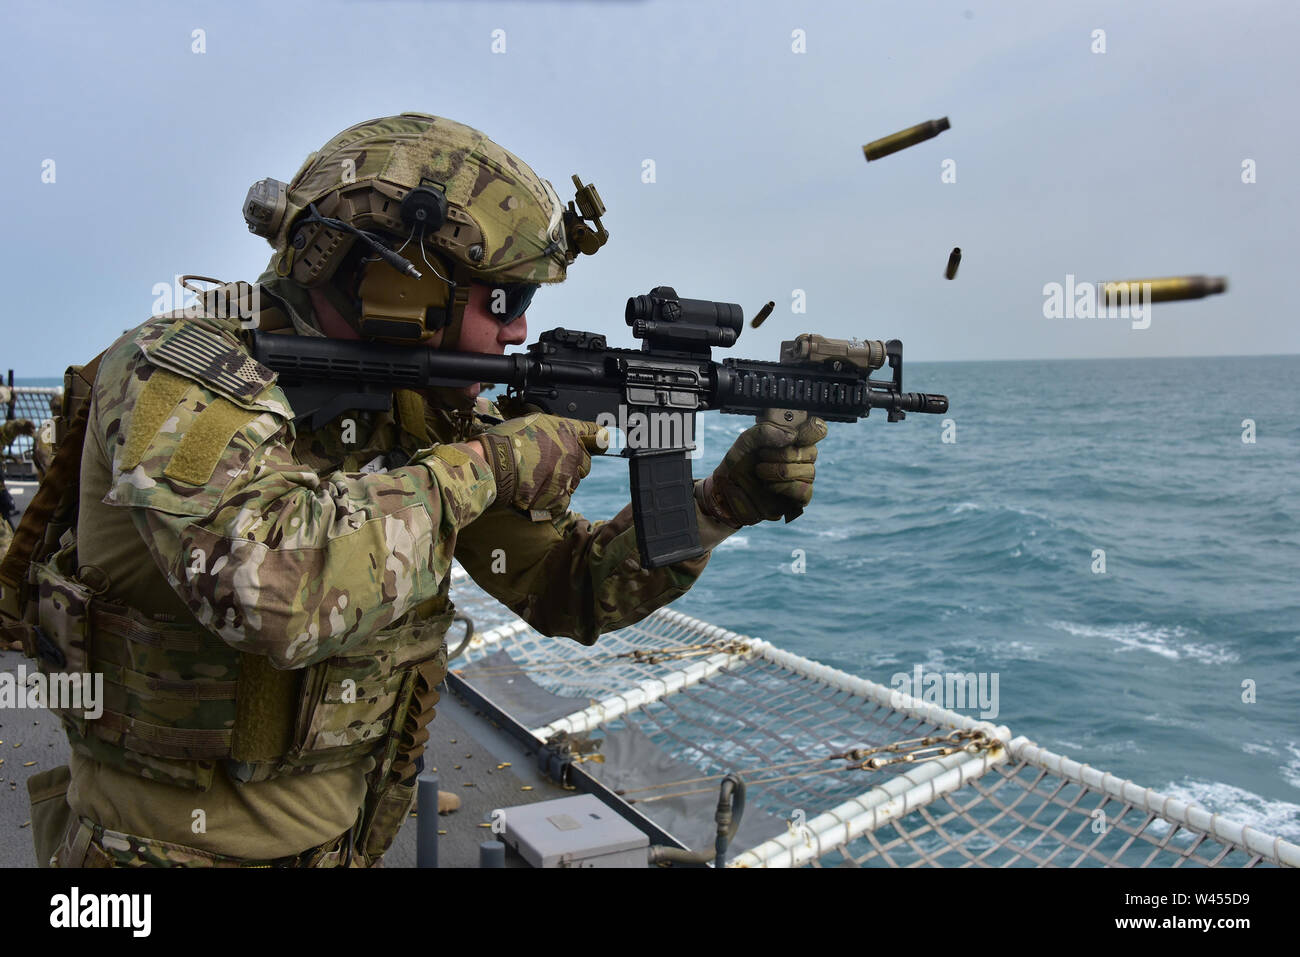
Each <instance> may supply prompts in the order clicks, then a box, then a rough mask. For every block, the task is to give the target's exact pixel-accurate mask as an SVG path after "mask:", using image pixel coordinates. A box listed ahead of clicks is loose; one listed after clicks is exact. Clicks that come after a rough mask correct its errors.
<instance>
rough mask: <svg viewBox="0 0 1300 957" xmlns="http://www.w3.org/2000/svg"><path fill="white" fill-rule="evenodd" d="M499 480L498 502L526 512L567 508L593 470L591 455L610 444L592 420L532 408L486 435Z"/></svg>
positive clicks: (496, 477) (489, 452)
mask: <svg viewBox="0 0 1300 957" xmlns="http://www.w3.org/2000/svg"><path fill="white" fill-rule="evenodd" d="M479 438H480V439H481V440H482V442H483V445H484V448H485V449H486V450H487V453H488V464H489V465H490V466H491V467H492V474H493V476H494V477H495V479H496V483H497V504H498V505H511V506H513V507H514V508H517V509H521V510H523V511H526V512H549V513H552V514H554V513H556V512H561V511H564V510H565V509H567V508H568V506H569V498H570V496H572V495H573V491H574V489H576V488H577V487H578V483H579V482H581V481H582V480H583V479H584V478H586V477H587V474H588V473H589V472H590V471H591V455H592V453H593V452H596V453H599V452H602V451H604V450H605V449H606V448H608V447H609V433H608V431H607V430H606V429H603V428H601V427H600V426H598V425H596V423H594V422H581V421H579V420H577V419H564V418H560V417H559V416H555V415H543V414H541V413H533V414H531V415H525V416H521V417H519V418H517V419H510V420H509V421H507V422H503V423H501V424H500V425H496V426H493V427H492V428H490V429H488V430H487V431H486V432H484V433H483V434H482V435H480V436H479Z"/></svg>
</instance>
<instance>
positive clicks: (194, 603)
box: [88, 324, 496, 668]
mask: <svg viewBox="0 0 1300 957" xmlns="http://www.w3.org/2000/svg"><path fill="white" fill-rule="evenodd" d="M183 325H186V326H188V325H189V324H183ZM152 326H153V324H150V325H147V326H145V327H144V329H145V330H146V332H145V333H143V334H142V335H141V336H140V337H138V338H137V340H136V341H135V342H134V343H127V344H126V346H125V347H123V348H118V349H115V350H114V351H113V352H111V353H110V354H109V356H108V357H106V359H105V361H104V364H103V366H102V367H101V370H100V373H99V376H98V378H97V383H96V389H95V409H94V410H93V418H92V421H91V424H90V431H89V434H88V441H90V440H93V441H96V442H98V444H99V446H100V449H101V450H102V452H103V454H104V456H105V459H106V461H108V462H110V463H111V475H112V479H111V487H110V488H109V490H108V493H107V495H106V496H105V497H104V499H103V501H104V503H105V504H108V505H113V506H119V507H125V508H130V509H131V510H132V517H133V520H134V523H135V524H136V526H137V528H138V529H139V531H140V534H141V535H142V536H143V538H144V541H145V543H146V544H147V546H148V549H149V551H150V553H151V554H152V556H153V559H154V560H155V562H156V563H157V564H158V566H159V567H160V568H161V569H162V571H163V572H164V574H165V575H166V577H167V580H168V582H169V583H170V584H171V586H172V588H173V589H175V591H176V592H177V593H178V594H179V595H180V596H181V598H182V599H183V600H184V601H185V602H186V604H187V605H188V607H189V608H190V610H191V611H192V612H193V613H194V615H195V616H196V617H197V618H198V619H199V621H200V622H202V623H203V624H204V625H205V626H206V627H208V628H209V629H211V630H212V631H213V632H214V633H215V634H217V635H218V636H220V637H221V638H222V639H224V640H225V641H226V642H227V643H229V644H230V645H232V646H234V647H236V648H238V649H240V650H241V651H248V652H252V653H256V654H264V655H267V656H268V657H269V658H270V660H271V662H272V664H273V665H275V666H276V667H279V668H298V667H303V666H306V665H310V664H314V663H316V662H318V661H321V660H324V659H325V658H328V657H331V656H332V655H334V654H336V653H338V652H339V651H340V650H343V649H345V648H346V647H348V646H349V644H352V643H355V642H358V641H361V640H363V639H365V638H366V637H368V636H370V635H373V634H374V633H375V632H377V631H379V630H380V629H382V628H384V627H386V626H387V625H389V624H391V623H392V622H393V621H395V620H396V619H398V618H400V617H401V616H402V615H404V614H405V613H406V612H407V611H409V610H410V609H411V608H413V607H414V606H415V605H417V604H419V603H420V602H422V601H425V600H427V599H429V598H432V597H434V596H435V595H437V594H438V593H439V590H440V586H441V584H442V582H443V579H445V578H446V577H447V575H448V573H449V571H450V564H451V558H452V553H453V550H454V548H455V542H456V536H457V533H458V530H459V529H460V528H462V527H464V526H465V525H467V524H468V523H469V522H471V521H472V520H473V519H474V518H475V517H476V516H477V515H478V514H479V513H480V512H482V511H483V510H484V509H485V508H487V506H488V505H490V504H491V503H492V501H493V500H494V498H495V494H496V490H495V484H494V482H493V479H492V476H491V473H490V471H489V470H488V469H487V468H486V467H484V466H482V465H480V464H478V463H477V462H476V461H474V460H472V459H471V458H470V457H469V456H467V455H465V454H464V453H463V452H461V451H460V450H459V449H456V448H452V447H449V446H439V447H436V448H434V449H431V450H426V451H425V452H424V453H421V454H420V455H418V456H417V457H416V458H415V460H413V461H412V462H411V463H410V464H408V465H407V466H405V467H403V468H399V469H395V470H393V471H390V472H388V473H384V474H361V473H343V472H336V473H334V474H330V475H323V476H318V475H317V474H316V472H315V471H313V470H312V469H311V468H309V467H306V466H305V465H303V464H301V463H299V462H297V461H295V459H294V456H293V453H292V449H291V446H292V440H293V426H292V424H291V421H290V416H291V411H290V410H289V408H288V406H287V404H286V401H285V399H284V395H283V393H282V392H281V391H280V390H279V389H278V388H277V387H275V386H274V385H273V384H271V380H270V377H269V373H267V370H265V369H264V368H262V367H260V366H257V365H256V363H252V360H251V359H247V358H246V356H244V359H242V360H241V359H240V358H239V357H240V356H241V355H244V354H242V353H236V354H235V355H234V359H235V360H236V361H247V362H249V363H252V366H255V367H256V368H251V367H249V366H241V367H239V368H238V370H237V371H238V373H239V375H238V376H236V377H235V378H236V379H239V378H240V377H242V378H243V379H245V380H248V379H252V380H253V381H252V382H251V384H250V385H249V386H248V387H247V388H244V387H240V386H239V385H238V382H234V384H232V381H231V380H230V378H229V377H228V376H225V375H224V374H222V373H220V372H217V373H214V374H210V375H209V374H203V373H202V372H200V373H196V372H195V371H194V370H192V369H191V368H190V367H189V364H188V360H187V359H186V356H193V355H194V354H195V350H196V349H198V348H200V347H201V346H202V344H203V342H207V343H208V344H209V345H212V346H214V347H219V345H220V343H219V341H218V340H221V339H222V337H221V336H216V337H215V338H211V337H210V338H208V339H206V340H204V339H202V337H197V338H195V342H194V343H191V342H188V341H187V342H186V343H184V345H185V348H183V349H182V348H179V347H178V346H176V344H175V340H174V339H173V340H168V339H167V335H170V334H171V333H170V332H168V333H167V335H162V336H161V338H162V344H161V346H160V344H159V341H158V339H157V338H152V339H151V336H156V335H159V334H158V333H157V330H152V331H151V329H152ZM162 328H164V329H166V327H165V326H163V327H162ZM168 341H171V342H172V344H173V345H172V348H171V350H170V352H169V351H168V348H167V342H168ZM232 341H233V340H230V339H229V338H226V339H225V342H226V345H227V347H229V346H230V345H231V343H232ZM195 343H198V344H197V345H196V344H195ZM131 346H137V347H139V348H138V349H135V348H131ZM141 351H143V353H144V355H143V356H142V355H141V354H140V352H141ZM178 357H179V358H178ZM259 369H260V370H261V372H260V373H258V371H257V370H259ZM262 374H265V378H260V379H259V375H262Z"/></svg>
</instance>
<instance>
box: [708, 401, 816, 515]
mask: <svg viewBox="0 0 1300 957" xmlns="http://www.w3.org/2000/svg"><path fill="white" fill-rule="evenodd" d="M824 438H826V423H825V422H824V421H822V420H821V419H819V418H816V417H810V418H809V419H808V421H806V422H804V423H803V424H802V425H801V426H800V427H799V429H798V430H797V431H795V432H789V431H786V430H785V429H783V428H781V427H780V426H778V425H775V424H773V423H771V422H762V423H759V424H758V425H755V426H754V427H753V428H750V429H748V430H747V431H745V432H744V433H742V434H741V435H740V437H739V438H738V439H736V442H735V444H734V445H732V447H731V451H729V452H728V453H727V455H726V458H724V459H723V460H722V463H721V464H720V465H719V466H718V467H717V468H716V469H715V470H714V472H713V474H712V475H711V476H709V477H708V478H707V479H705V480H704V481H703V482H702V483H701V486H700V498H699V502H700V507H701V508H702V509H703V510H704V512H705V514H707V515H709V517H710V518H713V519H715V520H717V521H719V522H722V523H723V524H724V525H728V526H730V527H732V528H740V527H742V526H745V525H757V524H758V523H759V522H762V521H772V520H775V519H778V518H782V517H784V515H785V513H786V511H787V510H788V509H790V508H792V507H794V506H799V507H803V506H805V505H807V504H808V502H809V501H811V499H812V489H813V477H814V475H815V472H816V467H815V466H814V464H813V463H814V462H816V461H817V443H818V442H820V441H821V440H822V439H824Z"/></svg>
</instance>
